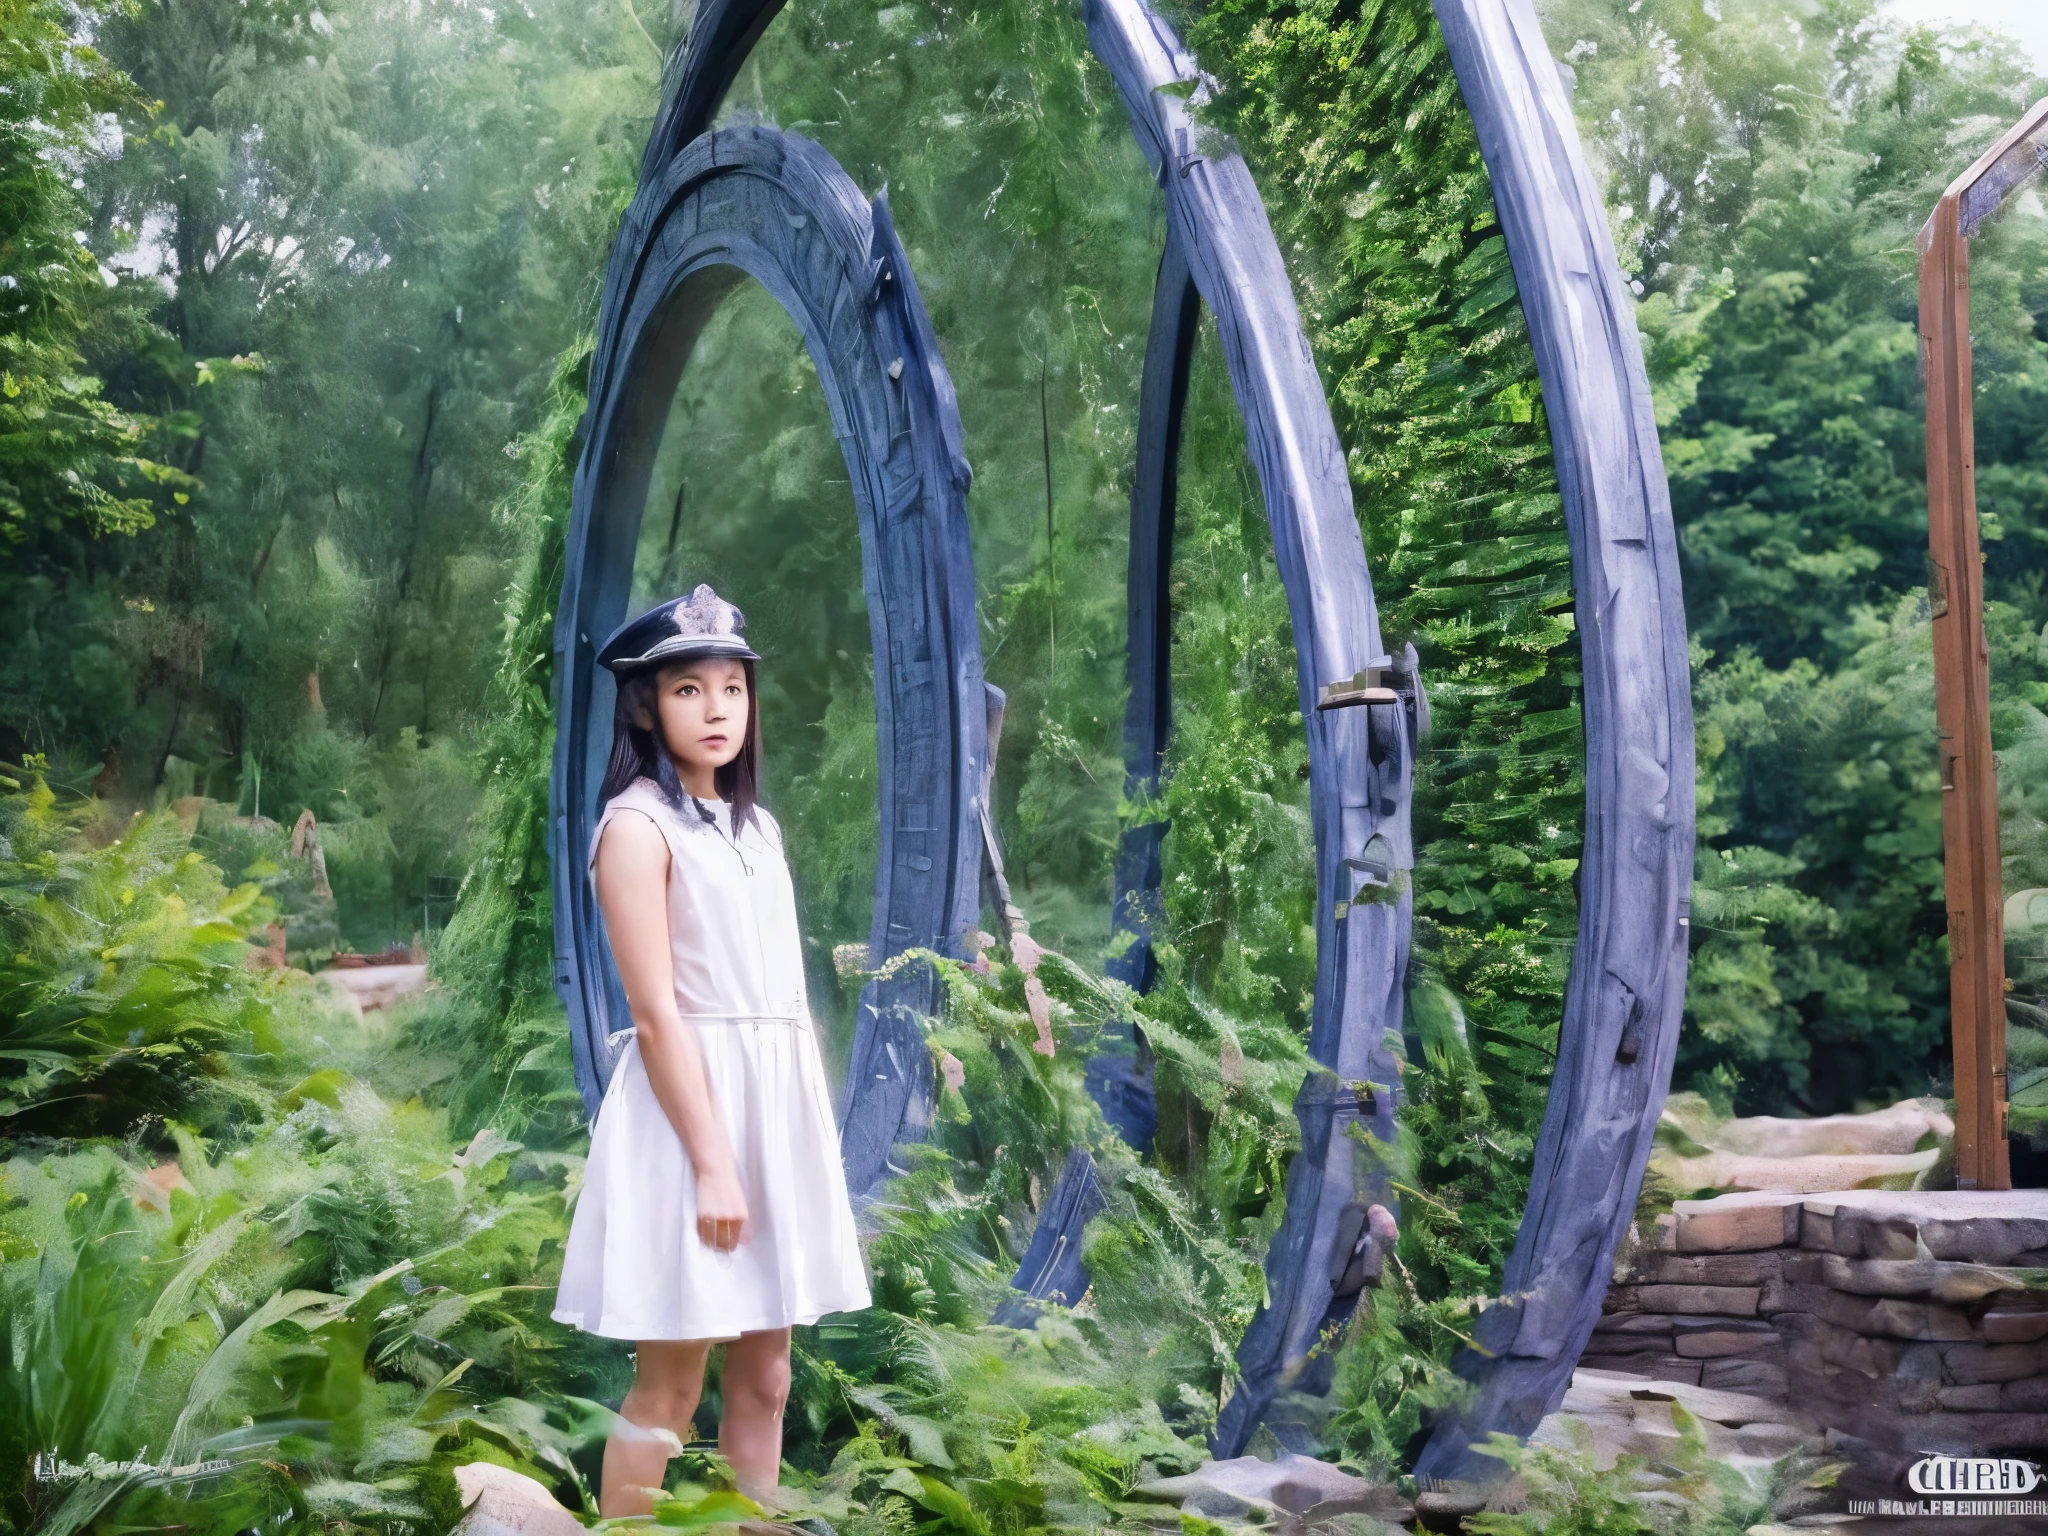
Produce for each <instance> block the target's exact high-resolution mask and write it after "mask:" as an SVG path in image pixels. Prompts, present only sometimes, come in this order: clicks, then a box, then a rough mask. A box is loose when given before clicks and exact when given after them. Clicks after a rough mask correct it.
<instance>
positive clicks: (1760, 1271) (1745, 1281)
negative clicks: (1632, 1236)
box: [1636, 1253, 1782, 1285]
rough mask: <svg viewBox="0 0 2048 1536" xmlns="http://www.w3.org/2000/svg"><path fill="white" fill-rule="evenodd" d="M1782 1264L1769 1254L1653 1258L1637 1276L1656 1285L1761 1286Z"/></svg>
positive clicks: (1640, 1266) (1638, 1271) (1664, 1256)
mask: <svg viewBox="0 0 2048 1536" xmlns="http://www.w3.org/2000/svg"><path fill="white" fill-rule="evenodd" d="M1781 1262H1782V1261H1781V1260H1779V1259H1778V1257H1777V1256H1776V1255H1775V1254H1770V1253H1713V1254H1704V1255H1700V1256H1697V1257H1695V1256H1691V1255H1686V1254H1675V1253H1674V1254H1661V1253H1660V1254H1652V1255H1649V1256H1648V1257H1647V1259H1646V1261H1645V1262H1644V1263H1643V1264H1641V1265H1639V1266H1637V1269H1636V1276H1637V1277H1638V1278H1640V1279H1641V1280H1644V1281H1647V1282H1649V1283H1651V1284H1655V1285H1760V1284H1762V1283H1763V1281H1764V1279H1765V1277H1766V1276H1767V1275H1775V1274H1776V1273H1777V1272H1778V1270H1779V1268H1780V1265H1781Z"/></svg>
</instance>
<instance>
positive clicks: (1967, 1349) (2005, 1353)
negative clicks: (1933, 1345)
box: [1941, 1344, 2041, 1387]
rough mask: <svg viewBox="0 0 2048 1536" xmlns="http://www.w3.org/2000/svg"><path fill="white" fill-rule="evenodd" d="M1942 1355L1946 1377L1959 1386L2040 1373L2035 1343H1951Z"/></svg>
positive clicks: (2037, 1348) (2015, 1378)
mask: <svg viewBox="0 0 2048 1536" xmlns="http://www.w3.org/2000/svg"><path fill="white" fill-rule="evenodd" d="M1941 1359H1942V1367H1943V1370H1944V1372H1945V1373H1946V1374H1947V1376H1948V1379H1949V1380H1950V1381H1951V1382H1952V1383H1954V1384H1955V1385H1956V1386H1959V1387H1967V1386H1973V1385H1975V1384H1977V1383H1979V1382H1986V1381H2018V1380H2020V1379H2021V1378H2022V1377H2025V1376H2038V1375H2040V1374H2041V1348H2040V1346H2039V1345H2037V1344H1951V1345H1950V1346H1949V1347H1948V1348H1947V1349H1945V1350H1943V1351H1942V1357H1941Z"/></svg>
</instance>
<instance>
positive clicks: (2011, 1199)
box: [1806, 1189, 2048, 1264]
mask: <svg viewBox="0 0 2048 1536" xmlns="http://www.w3.org/2000/svg"><path fill="white" fill-rule="evenodd" d="M1806 1210H1807V1211H1808V1212H1809V1213H1812V1214H1815V1215H1817V1216H1823V1215H1824V1216H1827V1217H1829V1218H1831V1219H1832V1220H1833V1221H1834V1223H1835V1226H1836V1232H1837V1238H1838V1242H1837V1244H1836V1246H1835V1248H1834V1251H1835V1252H1837V1253H1841V1254H1844V1255H1845V1256H1847V1257H1850V1258H1858V1257H1862V1258H1904V1259H1910V1258H1913V1257H1915V1253H1914V1251H1913V1250H1911V1249H1910V1248H1909V1249H1908V1251H1906V1252H1903V1253H1901V1252H1898V1251H1897V1239H1898V1237H1899V1236H1900V1235H1901V1234H1903V1235H1905V1236H1906V1237H1908V1238H1915V1237H1917V1239H1918V1240H1919V1242H1920V1244H1922V1245H1924V1246H1925V1249H1926V1251H1927V1253H1928V1254H1929V1255H1931V1256H1932V1257H1934V1258H1937V1259H1953V1260H1959V1261H1963V1262H1969V1263H1977V1264H1997V1263H2000V1262H2007V1261H2010V1260H2013V1259H2015V1258H2017V1257H2018V1256H2019V1255H2021V1254H2023V1253H2033V1252H2038V1251H2040V1250H2043V1249H2048V1190H2039V1189H2003V1190H1883V1189H1852V1190H1844V1191H1841V1192H1839V1193H1834V1194H1828V1195H1809V1196H1808V1197H1807V1200H1806ZM1848 1233H1858V1234H1860V1235H1861V1236H1863V1238H1864V1240H1865V1246H1864V1247H1863V1248H1862V1249H1861V1250H1860V1251H1855V1250H1851V1249H1850V1248H1848V1247H1845V1246H1841V1245H1840V1242H1839V1239H1840V1238H1841V1237H1842V1236H1845V1235H1847V1234H1848ZM1873 1234H1879V1235H1881V1236H1882V1238H1883V1241H1884V1244H1885V1251H1882V1252H1880V1251H1875V1250H1874V1249H1872V1248H1871V1247H1870V1246H1868V1244H1869V1242H1870V1241H1871V1239H1872V1235H1873Z"/></svg>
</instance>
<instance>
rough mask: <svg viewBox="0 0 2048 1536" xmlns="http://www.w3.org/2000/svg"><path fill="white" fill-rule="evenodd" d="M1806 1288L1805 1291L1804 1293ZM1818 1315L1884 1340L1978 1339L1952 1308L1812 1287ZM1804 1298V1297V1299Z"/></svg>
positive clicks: (1965, 1320) (1965, 1340) (1962, 1341)
mask: <svg viewBox="0 0 2048 1536" xmlns="http://www.w3.org/2000/svg"><path fill="white" fill-rule="evenodd" d="M1805 1289H1806V1288H1802V1290H1803V1291H1804V1290H1805ZM1812 1289H1813V1290H1814V1291H1815V1292H1817V1295H1816V1296H1815V1297H1814V1300H1815V1302H1816V1305H1815V1306H1814V1309H1813V1310H1814V1314H1815V1315H1816V1316H1818V1317H1822V1318H1825V1319H1826V1320H1827V1321H1828V1322H1831V1323H1833V1324H1835V1325H1836V1326H1837V1327H1841V1328H1848V1329H1852V1330H1853V1331H1855V1332H1857V1333H1863V1334H1869V1335H1871V1336H1872V1337H1874V1338H1883V1339H1933V1340H1938V1341H1940V1340H1946V1341H1953V1342H1956V1343H1964V1342H1968V1341H1970V1340H1973V1339H1975V1338H1976V1337H1977V1335H1976V1333H1975V1332H1974V1331H1973V1330H1972V1329H1971V1327H1970V1320H1969V1318H1968V1317H1966V1316H1965V1315H1964V1314H1963V1313H1961V1312H1958V1311H1956V1310H1955V1309H1954V1308H1952V1307H1944V1306H1941V1305H1940V1304H1938V1303H1935V1302H1926V1301H1907V1300H1902V1299H1900V1298H1897V1297H1891V1296H1884V1297H1876V1298H1869V1297H1863V1296H1850V1295H1846V1294H1844V1293H1843V1292H1841V1291H1830V1290H1825V1289H1821V1288H1819V1287H1814V1288H1812ZM1802 1299H1804V1297H1802Z"/></svg>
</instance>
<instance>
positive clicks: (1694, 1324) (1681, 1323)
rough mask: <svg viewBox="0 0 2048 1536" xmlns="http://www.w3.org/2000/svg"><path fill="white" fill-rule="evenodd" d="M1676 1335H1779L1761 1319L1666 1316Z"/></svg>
mask: <svg viewBox="0 0 2048 1536" xmlns="http://www.w3.org/2000/svg"><path fill="white" fill-rule="evenodd" d="M1666 1316H1667V1320H1668V1321H1669V1322H1670V1324H1671V1331H1672V1332H1673V1333H1675V1334H1679V1335H1684V1334H1688V1333H1755V1334H1772V1335H1775V1334H1776V1333H1777V1331H1778V1330H1777V1329H1776V1327H1774V1326H1773V1325H1772V1324H1770V1323H1768V1322H1766V1321H1764V1320H1763V1319H1761V1318H1751V1317H1727V1316H1718V1317H1717V1316H1715V1315H1714V1314H1712V1313H1700V1314H1698V1315H1694V1314H1691V1313H1686V1312H1673V1313H1669V1314H1667V1315H1666Z"/></svg>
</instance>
